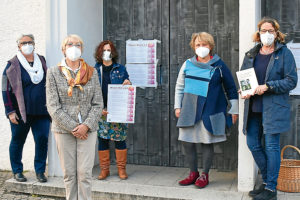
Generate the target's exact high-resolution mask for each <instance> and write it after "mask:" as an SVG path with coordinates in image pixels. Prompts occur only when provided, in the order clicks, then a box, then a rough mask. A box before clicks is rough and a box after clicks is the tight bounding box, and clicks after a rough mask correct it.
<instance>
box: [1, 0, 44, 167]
mask: <svg viewBox="0 0 300 200" xmlns="http://www.w3.org/2000/svg"><path fill="white" fill-rule="evenodd" d="M45 6H46V0H1V5H0V21H1V23H0V73H1V76H2V73H3V70H4V68H5V66H6V64H7V60H9V59H10V58H12V57H13V56H14V55H15V54H16V51H17V45H16V39H17V37H18V36H19V35H20V34H23V33H25V34H26V33H32V34H33V35H34V36H35V41H36V48H35V49H36V52H37V53H39V54H42V55H44V54H45V44H46V13H45V12H46V8H45ZM0 83H1V84H2V81H1V82H0ZM1 88H2V85H1ZM10 138H11V131H10V126H9V122H8V119H7V118H6V116H5V111H4V107H3V101H2V97H1V98H0V152H1V153H0V170H4V169H6V170H11V167H10V162H9V151H8V149H9V143H10ZM33 160H34V142H33V137H32V134H31V132H30V133H29V134H28V138H27V141H26V143H25V147H24V150H23V164H24V170H33V169H34V167H33Z"/></svg>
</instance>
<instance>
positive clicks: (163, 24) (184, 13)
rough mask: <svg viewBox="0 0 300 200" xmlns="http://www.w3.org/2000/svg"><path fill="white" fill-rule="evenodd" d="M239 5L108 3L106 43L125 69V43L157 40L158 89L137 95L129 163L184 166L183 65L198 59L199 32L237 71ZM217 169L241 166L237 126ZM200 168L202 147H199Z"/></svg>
mask: <svg viewBox="0 0 300 200" xmlns="http://www.w3.org/2000/svg"><path fill="white" fill-rule="evenodd" d="M238 6H239V3H238V0H226V1H225V0H105V1H104V9H105V12H104V13H105V17H104V26H105V27H104V30H105V34H104V36H105V39H110V40H112V41H113V42H115V44H116V46H117V49H118V51H119V57H120V59H119V61H120V62H121V63H122V64H125V53H126V52H125V45H126V43H125V41H126V40H128V39H133V40H134V39H158V40H160V41H161V44H160V48H158V58H159V60H160V61H159V65H158V68H157V81H158V87H157V88H156V89H155V88H146V89H140V88H138V90H137V104H136V123H135V124H134V125H130V131H129V134H128V139H127V144H128V148H129V154H128V161H129V163H136V164H147V165H166V166H185V165H184V156H183V152H182V147H181V143H180V142H178V140H177V138H178V129H177V128H176V119H175V116H174V109H173V107H174V89H175V84H176V79H177V75H178V72H179V69H180V67H181V65H182V64H183V62H184V61H185V60H186V59H187V58H190V57H191V56H193V51H192V50H191V48H190V47H189V42H190V39H191V35H192V33H194V32H200V31H207V32H210V33H211V34H212V35H213V36H214V38H215V40H216V49H215V50H216V53H217V54H218V55H220V56H221V58H222V59H223V60H224V61H225V62H226V63H227V65H228V67H229V68H230V69H231V70H232V72H233V73H235V71H236V70H238V9H239V7H238ZM215 153H216V156H215V159H214V167H215V168H218V169H223V170H232V169H235V168H236V166H237V127H236V126H235V127H234V128H233V130H232V133H231V136H230V137H229V138H228V141H227V142H225V143H221V144H217V145H215ZM198 156H199V166H201V164H202V162H201V157H202V154H201V146H200V145H199V148H198Z"/></svg>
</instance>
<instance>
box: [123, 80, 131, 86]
mask: <svg viewBox="0 0 300 200" xmlns="http://www.w3.org/2000/svg"><path fill="white" fill-rule="evenodd" d="M123 85H131V82H130V80H128V79H126V80H125V81H124V82H123Z"/></svg>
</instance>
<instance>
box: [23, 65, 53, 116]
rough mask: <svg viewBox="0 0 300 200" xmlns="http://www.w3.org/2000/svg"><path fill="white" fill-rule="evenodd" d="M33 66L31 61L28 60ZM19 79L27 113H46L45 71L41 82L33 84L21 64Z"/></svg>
mask: <svg viewBox="0 0 300 200" xmlns="http://www.w3.org/2000/svg"><path fill="white" fill-rule="evenodd" d="M29 65H30V66H33V62H29ZM21 79H22V86H23V95H24V102H25V108H26V114H27V115H48V112H47V107H46V73H45V72H44V77H43V80H42V81H41V82H39V83H38V84H34V83H33V82H32V81H31V79H30V76H29V74H28V72H27V71H26V70H25V69H24V67H23V66H22V65H21Z"/></svg>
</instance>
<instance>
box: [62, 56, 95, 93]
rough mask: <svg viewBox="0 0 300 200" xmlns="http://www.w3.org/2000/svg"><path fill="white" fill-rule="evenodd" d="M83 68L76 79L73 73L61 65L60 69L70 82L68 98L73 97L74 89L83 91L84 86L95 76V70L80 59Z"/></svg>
mask: <svg viewBox="0 0 300 200" xmlns="http://www.w3.org/2000/svg"><path fill="white" fill-rule="evenodd" d="M80 65H81V68H80V70H79V71H78V72H77V74H76V77H75V79H74V78H72V76H71V72H70V71H69V70H68V69H67V68H66V67H64V66H61V65H60V64H59V65H58V66H59V69H60V71H61V72H62V73H63V75H64V76H65V78H66V79H67V81H68V85H69V89H68V96H69V97H71V96H72V93H73V87H75V86H76V87H78V88H79V89H80V91H83V87H82V86H83V85H85V84H86V83H87V82H88V81H89V80H90V79H91V77H92V76H93V72H94V68H93V67H91V66H89V65H88V64H86V62H84V60H83V59H80Z"/></svg>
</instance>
